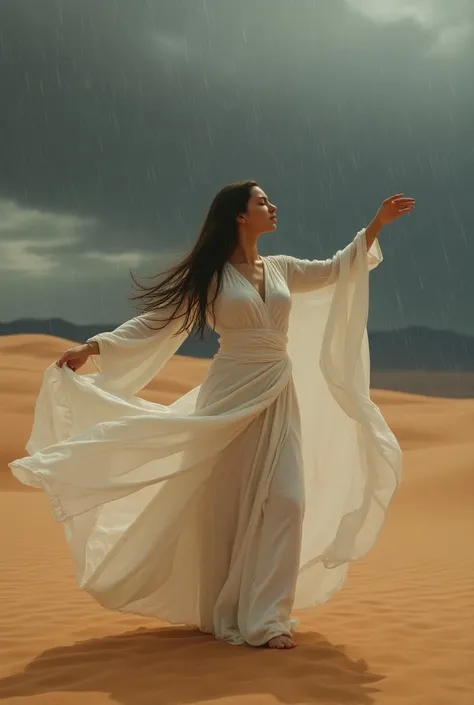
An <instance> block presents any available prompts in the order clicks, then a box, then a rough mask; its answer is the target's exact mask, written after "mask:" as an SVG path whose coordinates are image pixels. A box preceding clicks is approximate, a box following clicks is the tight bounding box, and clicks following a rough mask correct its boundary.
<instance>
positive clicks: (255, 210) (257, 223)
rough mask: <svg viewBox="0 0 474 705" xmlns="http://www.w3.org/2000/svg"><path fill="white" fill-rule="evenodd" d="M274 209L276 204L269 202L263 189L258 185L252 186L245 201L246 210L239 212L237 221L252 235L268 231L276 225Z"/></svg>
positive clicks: (274, 228)
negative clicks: (248, 197) (247, 199)
mask: <svg viewBox="0 0 474 705" xmlns="http://www.w3.org/2000/svg"><path fill="white" fill-rule="evenodd" d="M276 210H277V209H276V206H274V205H273V204H272V203H270V201H269V200H268V197H267V194H266V193H265V191H262V189H261V188H260V187H259V186H253V187H252V193H251V196H250V199H249V201H248V203H247V212H246V213H241V214H240V215H239V217H238V219H237V222H238V223H240V224H241V225H243V226H244V227H245V230H246V231H247V232H248V233H252V234H253V235H261V234H262V233H269V232H272V231H273V230H276V227H277V218H276Z"/></svg>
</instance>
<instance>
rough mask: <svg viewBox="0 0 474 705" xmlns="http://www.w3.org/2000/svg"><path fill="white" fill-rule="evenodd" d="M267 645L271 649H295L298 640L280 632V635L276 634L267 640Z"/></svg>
mask: <svg viewBox="0 0 474 705" xmlns="http://www.w3.org/2000/svg"><path fill="white" fill-rule="evenodd" d="M267 646H268V647H269V648H270V649H293V648H294V647H295V646H296V642H295V641H294V640H293V639H292V638H291V637H289V636H286V634H279V636H274V637H273V639H270V641H268V642H267Z"/></svg>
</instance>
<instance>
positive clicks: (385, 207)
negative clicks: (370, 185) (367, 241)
mask: <svg viewBox="0 0 474 705" xmlns="http://www.w3.org/2000/svg"><path fill="white" fill-rule="evenodd" d="M414 207H415V200H414V199H413V198H408V196H405V195H404V194H403V193H396V194H395V195H394V196H390V197H389V198H386V199H385V201H383V203H382V205H381V206H380V208H379V210H378V211H377V215H376V216H375V220H376V221H377V222H378V223H380V225H387V224H388V223H391V222H392V221H393V220H396V219H397V218H399V217H400V216H401V215H404V214H405V213H411V211H412V210H413V208H414Z"/></svg>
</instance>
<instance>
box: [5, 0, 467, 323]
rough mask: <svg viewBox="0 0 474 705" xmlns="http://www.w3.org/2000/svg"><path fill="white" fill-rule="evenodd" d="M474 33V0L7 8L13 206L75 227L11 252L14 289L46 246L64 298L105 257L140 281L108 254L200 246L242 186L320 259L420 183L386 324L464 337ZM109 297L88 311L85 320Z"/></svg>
mask: <svg viewBox="0 0 474 705" xmlns="http://www.w3.org/2000/svg"><path fill="white" fill-rule="evenodd" d="M473 21H474V8H473V6H472V4H470V3H467V2H465V1H464V0H459V1H458V2H451V3H449V7H446V3H441V2H439V1H438V2H437V1H436V0H433V1H432V2H428V1H427V0H424V1H423V2H421V0H420V2H416V0H412V1H411V2H405V1H404V0H397V2H394V1H389V0H381V1H380V2H375V0H347V2H342V1H338V2H336V1H335V2H331V3H328V2H323V1H320V2H310V1H307V0H258V1H256V0H240V1H239V2H234V1H233V0H207V1H206V0H195V1H194V0H187V1H184V0H168V1H166V0H156V2H152V1H150V2H139V1H137V0H134V2H130V1H129V0H116V1H112V0H100V2H98V1H97V0H81V2H76V1H75V0H56V1H55V2H53V1H52V0H15V2H13V1H10V0H7V1H4V2H2V3H1V4H0V31H1V43H0V57H1V59H2V62H1V68H0V71H1V74H0V80H1V94H2V106H3V108H2V111H1V114H0V128H1V132H0V140H1V143H0V148H1V155H2V157H1V164H0V198H2V199H4V200H5V202H9V201H11V202H13V203H15V204H17V205H18V206H19V207H20V208H24V209H29V210H30V211H31V209H33V210H34V211H35V212H40V213H47V214H49V215H48V217H49V216H51V215H54V214H57V215H58V220H57V221H54V222H56V231H57V232H65V231H67V233H68V237H65V238H64V239H63V241H61V242H59V241H57V240H56V236H54V237H51V241H50V244H49V245H48V244H47V243H48V240H47V233H46V232H45V230H44V227H45V223H44V222H42V225H41V226H38V223H37V222H36V221H35V223H36V226H35V227H31V228H30V229H29V230H28V243H27V244H25V246H24V248H23V249H21V250H18V249H17V250H15V251H14V250H13V249H11V248H13V245H12V244H11V242H10V243H9V244H8V246H9V247H10V250H9V252H10V257H11V260H10V261H12V262H20V264H19V265H18V266H19V267H20V269H18V270H15V272H14V271H13V268H12V266H11V267H10V269H11V274H10V275H9V274H8V272H7V273H6V274H5V278H4V282H7V284H6V286H10V287H11V286H13V281H14V280H17V278H18V273H17V271H21V261H20V260H21V257H24V256H26V254H28V256H29V257H30V258H31V259H30V260H29V261H31V266H35V261H36V260H35V259H34V257H35V256H37V257H38V258H39V257H44V256H45V253H46V252H49V254H50V256H51V258H52V259H51V262H53V259H54V262H55V264H56V267H55V268H54V267H53V268H52V269H51V276H50V278H49V281H48V283H46V284H45V283H44V282H43V286H44V287H46V291H48V292H50V291H51V294H49V293H48V294H47V296H48V297H50V298H47V299H46V300H48V301H49V300H51V298H52V296H53V294H52V289H50V288H49V287H50V286H52V285H51V284H50V282H51V277H53V278H54V281H55V282H56V286H57V285H58V284H59V282H61V280H62V277H63V276H64V277H65V276H66V273H65V272H66V271H68V272H71V271H72V270H71V267H72V266H73V264H72V263H73V262H74V270H73V271H75V277H76V279H75V281H77V282H78V286H79V282H80V281H81V276H82V277H83V279H84V278H86V277H87V276H89V277H90V278H94V277H95V276H96V275H95V273H96V272H97V276H98V273H99V272H100V271H104V266H105V264H106V263H107V262H109V269H108V270H107V276H108V277H110V276H112V275H114V273H115V272H117V279H116V282H118V281H120V285H122V286H123V285H124V283H125V274H127V273H128V267H127V265H126V263H125V262H124V261H123V260H120V259H117V260H116V261H115V260H113V259H110V260H107V259H102V260H101V259H100V253H103V255H104V256H106V257H107V256H110V257H113V256H115V255H117V256H120V255H121V254H122V253H127V252H130V253H140V252H141V253H143V254H145V255H149V254H150V253H155V254H157V255H158V254H160V253H162V252H163V251H169V250H176V249H182V248H184V247H186V246H187V244H188V243H190V242H191V241H192V239H193V237H194V236H195V234H196V231H197V230H198V229H199V226H200V224H201V222H202V220H203V218H204V215H205V211H206V209H207V207H208V205H209V203H210V200H211V198H212V196H213V195H214V193H215V191H216V190H217V189H218V188H220V187H221V186H222V185H224V184H225V183H227V182H229V181H233V180H235V179H239V178H245V177H252V178H257V179H258V180H259V182H260V183H262V186H263V187H264V188H265V189H266V190H267V192H268V193H269V194H270V195H271V197H272V198H273V200H275V201H276V202H277V204H278V205H279V208H280V215H281V219H280V223H281V224H280V229H279V232H278V234H277V236H276V238H275V239H273V240H270V239H265V242H264V244H263V247H262V250H263V251H265V250H266V251H287V252H291V253H292V254H296V255H299V256H308V257H317V256H329V255H330V254H332V252H333V251H335V249H337V248H339V247H341V246H343V245H344V244H345V243H346V242H347V241H348V240H349V239H350V238H351V237H352V236H353V235H354V234H355V231H356V230H357V229H359V228H360V227H362V226H363V225H365V224H366V223H367V221H368V220H369V219H370V217H372V215H374V213H375V210H376V208H377V207H378V205H379V203H380V201H381V199H382V198H383V197H385V196H387V195H390V194H391V193H394V192H397V191H401V190H403V191H405V192H406V193H407V194H409V195H413V196H414V197H415V198H416V199H417V203H418V207H417V212H416V214H413V216H411V217H410V219H409V220H408V219H406V220H404V222H403V223H400V224H396V225H394V226H392V230H391V233H389V231H388V230H387V234H386V235H385V234H383V241H382V244H383V247H384V250H385V252H386V255H387V262H386V263H385V265H384V276H383V277H382V276H381V277H379V278H377V277H378V273H377V274H375V273H374V278H373V281H374V288H375V291H376V292H377V293H378V294H379V296H376V297H374V304H373V316H374V319H375V322H376V327H386V328H388V327H392V326H393V325H404V324H406V323H410V322H415V323H416V322H417V323H426V324H429V325H444V324H446V326H449V325H453V326H454V327H458V328H463V329H466V328H467V327H469V325H470V322H469V323H468V318H469V315H470V314H469V312H470V307H471V306H472V303H473V301H474V291H473V288H472V286H473V285H472V284H470V283H468V282H470V266H469V265H468V262H469V259H470V260H471V261H472V254H473V245H472V243H471V242H468V240H467V235H466V233H468V232H469V230H470V229H471V224H472V217H473V209H472V199H471V196H470V192H471V189H472V156H473V155H472V147H471V145H472V124H473V117H474V107H473V87H472V79H471V73H472V66H473V65H474V41H473V40H472V35H471V34H470V33H471V29H472V23H473ZM470 37H471V39H469V38H470ZM71 217H75V218H77V219H78V222H77V223H75V224H74V225H72V224H71V221H70V220H68V218H69V219H70V218H71ZM17 222H18V221H17V220H15V223H17ZM81 222H82V225H81ZM58 223H59V225H58ZM15 227H17V226H15ZM48 227H49V228H51V223H50V221H46V228H48ZM0 232H1V231H0ZM13 232H14V230H11V231H7V230H4V231H3V235H2V237H3V238H4V241H5V242H6V239H7V238H8V237H9V236H10V237H11V238H13V234H12V233H13ZM9 233H10V235H9ZM15 237H16V238H17V239H18V233H15ZM35 242H37V245H35ZM48 247H49V250H48V249H47V248H48ZM91 251H92V253H96V255H97V257H96V259H95V260H94V258H93V257H92V258H91ZM12 253H13V254H12ZM86 254H88V256H89V259H87V257H86ZM72 258H74V260H73V259H72ZM25 261H26V260H25ZM37 261H38V262H39V260H37ZM94 262H95V265H96V268H95V269H94V266H92V265H93V263H94ZM114 262H115V264H114ZM81 266H84V267H86V269H84V272H83V273H82V274H81V269H80V267H81ZM130 266H134V262H132V263H131V264H130ZM31 286H33V284H31ZM97 286H100V285H99V284H98V285H97ZM117 287H118V284H117ZM32 291H33V289H32ZM441 292H443V295H442V294H441ZM96 295H97V293H96V294H95V296H96ZM93 296H94V294H93V293H91V300H90V302H88V303H84V306H83V308H81V309H80V311H81V313H80V314H79V309H78V307H77V306H76V305H75V304H73V305H72V309H70V310H72V314H71V315H70V317H71V318H73V319H74V317H75V318H76V319H79V317H81V318H82V320H84V319H83V312H84V310H85V308H86V309H87V310H88V311H89V312H90V311H93V303H92V302H93ZM433 297H435V300H436V301H435V302H434V300H433ZM44 301H45V300H43V304H44ZM22 305H23V304H22ZM44 305H46V304H44ZM9 310H12V309H11V308H10V309H9ZM117 310H119V309H118V308H117ZM4 311H5V309H3V310H2V311H1V312H0V313H1V314H2V315H1V317H3V318H4V319H5V318H6V317H7V316H6V314H4ZM435 311H436V312H435ZM15 315H18V309H15ZM23 315H27V312H26V311H24V314H23ZM44 315H48V313H47V312H46V311H45V314H44ZM88 315H90V314H88Z"/></svg>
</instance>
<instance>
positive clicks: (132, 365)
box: [87, 308, 188, 396]
mask: <svg viewBox="0 0 474 705" xmlns="http://www.w3.org/2000/svg"><path fill="white" fill-rule="evenodd" d="M173 312H174V308H169V309H168V308H165V309H160V310H159V311H153V312H152V313H146V314H142V315H139V316H136V317H135V318H132V319H131V320H129V321H126V322H125V323H122V325H120V326H119V327H118V328H116V329H115V330H113V331H110V332H106V333H99V334H98V335H94V336H92V337H91V338H88V340H87V342H93V341H95V342H97V344H98V346H99V351H100V354H99V355H91V358H90V359H91V361H92V363H93V364H94V366H95V367H96V369H97V370H98V374H95V375H92V376H91V378H93V381H94V383H95V384H96V385H97V386H99V387H104V388H107V389H109V390H111V391H114V392H117V393H119V394H121V395H123V396H132V395H134V394H136V393H137V392H139V391H140V390H141V389H143V387H145V386H146V385H147V384H148V383H149V382H150V381H151V380H152V379H153V377H154V376H155V375H156V374H157V373H158V372H159V371H160V370H161V368H162V367H163V366H164V365H165V363H166V362H167V361H168V360H169V359H170V358H171V357H172V355H173V354H174V353H175V352H176V351H177V350H178V348H179V347H180V346H181V344H182V343H183V342H184V340H185V339H186V338H187V336H188V331H184V332H181V333H178V330H179V329H180V328H181V326H182V324H183V317H182V315H179V316H177V317H175V318H173V317H172V316H173Z"/></svg>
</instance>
